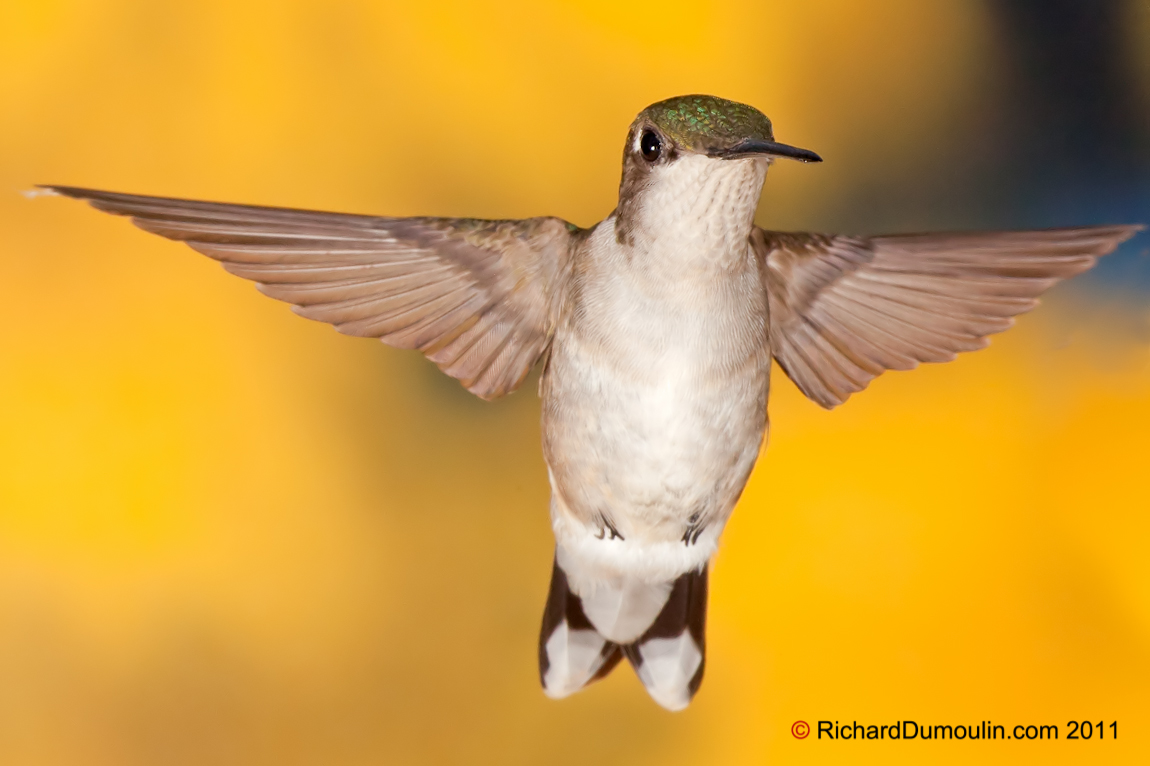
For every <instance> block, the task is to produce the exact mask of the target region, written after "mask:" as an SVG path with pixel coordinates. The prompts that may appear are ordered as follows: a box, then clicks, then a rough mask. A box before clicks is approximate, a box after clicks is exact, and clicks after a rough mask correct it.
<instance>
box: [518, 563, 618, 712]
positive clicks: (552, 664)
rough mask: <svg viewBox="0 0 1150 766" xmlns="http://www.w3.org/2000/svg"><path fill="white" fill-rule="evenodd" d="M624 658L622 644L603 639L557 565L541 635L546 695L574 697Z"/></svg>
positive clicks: (542, 673)
mask: <svg viewBox="0 0 1150 766" xmlns="http://www.w3.org/2000/svg"><path fill="white" fill-rule="evenodd" d="M622 659H623V653H622V651H621V650H620V647H619V645H618V644H616V643H613V642H611V641H608V640H607V639H605V638H603V636H601V635H600V634H599V631H597V630H595V627H594V626H593V625H592V624H591V621H590V620H589V619H587V615H586V613H584V611H583V603H582V601H581V600H580V599H579V597H578V596H576V595H575V594H574V593H572V592H571V589H570V588H569V587H568V585H567V575H566V574H565V573H564V572H563V569H562V568H560V566H559V563H558V562H556V563H555V564H554V566H553V567H552V569H551V590H550V592H549V593H548V594H547V608H546V609H545V610H544V612H543V628H542V630H541V631H540V633H539V678H540V680H541V681H542V682H543V692H544V693H545V694H546V695H547V696H548V697H552V698H554V699H560V698H562V697H566V696H569V695H571V694H574V693H575V692H577V691H579V690H580V689H582V688H583V687H584V686H586V685H587V684H589V683H591V682H593V681H597V680H599V679H600V678H603V677H604V676H606V675H607V674H608V673H610V672H611V671H612V670H613V669H614V667H615V666H616V665H618V664H619V661H620V660H622Z"/></svg>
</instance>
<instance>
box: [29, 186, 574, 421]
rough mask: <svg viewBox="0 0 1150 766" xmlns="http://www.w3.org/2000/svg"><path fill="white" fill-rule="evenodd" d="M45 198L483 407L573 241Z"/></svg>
mask: <svg viewBox="0 0 1150 766" xmlns="http://www.w3.org/2000/svg"><path fill="white" fill-rule="evenodd" d="M45 188H47V189H51V190H52V191H54V192H57V193H59V194H63V195H66V196H69V197H75V198H77V199H82V200H87V201H88V202H89V203H91V205H92V206H93V207H95V208H97V209H99V210H103V211H105V212H108V213H114V214H116V215H125V216H129V217H131V219H132V222H133V223H135V224H136V225H137V226H139V227H140V228H142V229H145V230H146V231H150V232H153V233H155V234H159V235H161V236H164V237H167V238H168V239H174V240H178V241H182V242H185V243H187V244H188V245H190V246H191V247H192V248H194V249H195V250H198V251H199V252H201V253H203V254H204V255H207V256H209V257H211V258H214V259H216V260H218V261H220V262H221V263H222V264H223V266H224V268H225V269H227V270H228V271H230V272H231V273H233V274H236V275H238V276H241V277H244V278H246V279H250V280H252V281H254V282H257V283H258V287H259V289H260V291H261V292H263V293H264V294H266V295H270V296H271V297H273V298H278V299H279V300H282V301H287V302H288V303H292V304H294V306H293V308H294V310H295V311H296V312H297V313H299V314H301V315H303V316H305V317H308V318H309V319H316V320H320V321H323V322H329V323H331V324H333V325H335V327H336V329H338V330H339V331H340V332H343V333H347V334H348V335H359V336H366V337H373V338H379V339H381V340H382V341H383V342H384V343H387V344H388V345H391V346H397V347H399V348H409V349H419V350H420V351H422V352H423V353H424V354H426V355H427V357H428V358H429V359H431V360H432V361H433V362H435V363H436V364H437V365H439V367H440V369H442V370H443V371H444V372H446V373H447V374H448V375H451V376H452V377H455V378H458V379H459V380H460V381H462V383H463V385H464V386H465V387H467V389H468V390H470V391H471V392H472V393H475V394H476V395H478V396H480V397H482V398H484V399H494V398H496V397H499V396H502V395H503V394H506V393H509V392H511V391H513V390H514V389H515V388H516V387H518V386H519V384H520V383H521V382H522V381H523V379H524V378H525V377H526V376H527V373H528V372H529V371H530V369H531V367H532V366H533V365H534V364H535V362H536V360H537V359H539V357H540V356H541V355H542V353H543V352H544V350H545V349H546V348H547V345H548V343H549V342H550V340H551V334H552V331H553V329H554V312H555V310H556V303H557V297H558V296H559V295H560V294H561V292H562V290H561V286H562V282H563V280H564V279H565V276H566V274H567V268H568V263H569V258H568V254H569V252H570V249H571V248H570V245H571V239H572V233H573V232H574V231H577V230H578V229H577V228H576V227H574V226H571V225H570V224H567V223H566V222H565V221H562V220H561V219H558V218H529V219H526V220H518V221H516V220H511V221H484V220H476V219H469V218H384V217H376V216H366V215H348V214H343V213H321V212H312V211H305V210H293V209H287V208H271V207H258V206H253V205H230V204H223V203H217V202H195V201H191V200H182V199H169V198H165V197H146V196H140V195H134V194H118V193H115V192H105V191H95V190H92V189H79V188H75V187H70V186H47V187H45Z"/></svg>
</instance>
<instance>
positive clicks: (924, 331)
mask: <svg viewBox="0 0 1150 766" xmlns="http://www.w3.org/2000/svg"><path fill="white" fill-rule="evenodd" d="M1142 228H1143V227H1141V226H1088V227H1081V228H1073V229H1046V230H1041V231H1012V232H971V233H959V234H902V235H896V236H888V237H872V238H859V237H838V236H823V235H819V234H792V233H784V232H774V231H764V230H763V229H759V228H756V229H755V230H754V231H753V233H752V235H751V244H752V246H753V247H754V249H755V251H756V253H757V255H758V257H759V258H761V259H762V260H763V261H764V262H765V265H766V269H765V271H766V282H767V284H766V288H767V294H768V299H769V304H770V314H771V317H770V321H771V351H772V353H773V354H774V357H775V359H776V360H778V362H779V364H780V366H782V368H783V369H784V370H785V371H786V373H787V375H788V376H789V377H790V379H791V380H792V381H794V383H795V384H796V385H797V386H798V387H799V389H801V390H802V392H803V393H804V394H806V395H807V397H809V398H810V399H811V400H813V401H815V402H817V403H818V404H820V405H822V406H823V407H826V408H827V409H830V408H832V407H835V406H837V405H839V404H842V403H843V402H845V401H846V400H847V397H849V396H850V395H851V394H853V393H855V392H856V391H861V390H862V389H864V388H866V386H867V384H868V383H870V381H871V380H873V379H874V378H875V377H876V376H878V375H879V374H881V373H882V372H883V371H884V370H909V369H911V368H912V367H915V366H917V365H918V363H919V362H945V361H949V360H951V359H954V357H955V355H956V354H957V353H958V352H960V351H971V350H974V349H978V348H982V347H983V346H985V345H986V344H987V343H988V342H989V341H988V340H987V337H986V336H988V335H991V334H993V333H996V332H1001V331H1002V330H1005V329H1006V328H1007V327H1009V326H1010V325H1011V324H1013V321H1014V320H1013V319H1012V317H1014V316H1015V315H1016V314H1021V313H1022V312H1024V311H1028V310H1030V309H1031V308H1033V307H1034V305H1035V304H1036V303H1037V302H1038V301H1037V297H1038V295H1039V294H1040V293H1042V292H1043V291H1044V290H1046V289H1047V288H1048V287H1050V286H1051V285H1053V284H1054V283H1055V282H1057V281H1059V280H1060V279H1065V278H1066V277H1070V276H1073V275H1075V274H1078V273H1081V272H1083V271H1086V270H1087V269H1089V268H1090V267H1091V266H1093V265H1094V262H1095V260H1096V259H1097V258H1098V257H1100V256H1103V255H1106V254H1107V253H1109V252H1111V251H1113V250H1114V248H1116V247H1117V246H1118V245H1119V244H1121V243H1122V242H1124V241H1125V240H1127V239H1129V238H1130V237H1132V236H1134V234H1135V233H1136V232H1138V231H1139V230H1141V229H1142Z"/></svg>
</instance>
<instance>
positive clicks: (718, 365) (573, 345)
mask: <svg viewBox="0 0 1150 766" xmlns="http://www.w3.org/2000/svg"><path fill="white" fill-rule="evenodd" d="M680 337H681V336H680ZM566 340H567V342H560V343H558V344H557V345H556V347H555V348H554V350H553V357H552V359H551V362H550V365H549V369H548V375H547V380H546V381H545V386H544V391H545V394H544V398H545V401H544V449H545V455H546V457H547V461H548V466H549V468H550V470H551V478H552V484H553V489H554V491H555V493H556V495H557V496H558V497H557V500H558V502H560V503H561V504H562V510H563V511H564V512H566V513H568V514H570V515H571V516H572V517H573V519H574V520H577V521H579V522H581V523H583V524H585V525H589V526H590V527H591V528H592V529H594V527H595V526H596V525H600V526H601V527H602V529H603V530H604V533H605V534H618V535H620V536H621V537H622V538H624V539H634V540H635V541H636V542H638V541H649V542H666V541H680V540H684V539H685V540H686V541H687V542H690V535H691V534H692V532H691V530H693V529H696V528H698V529H701V528H703V527H706V526H708V525H710V526H711V527H712V531H713V532H714V533H715V534H716V535H717V532H718V529H721V527H722V525H723V523H724V522H725V521H726V518H727V516H728V515H729V513H730V510H731V508H732V507H733V506H734V504H735V501H736V500H737V499H738V496H739V493H740V492H741V491H742V488H743V485H744V484H745V483H746V479H747V477H748V476H749V474H750V471H751V468H752V467H753V466H754V462H755V458H756V457H757V455H758V451H759V445H760V442H761V439H762V434H763V431H764V429H765V427H766V396H767V374H768V373H769V369H768V366H769V356H767V355H766V354H767V352H766V349H765V348H764V347H762V346H760V347H758V348H747V349H745V350H741V351H740V350H736V352H737V353H734V354H732V349H731V348H729V347H727V348H719V349H711V348H708V347H707V344H705V343H702V344H696V343H690V342H684V343H681V344H678V345H674V344H672V345H670V346H668V345H666V344H665V345H664V346H663V347H662V348H655V349H652V348H651V347H649V346H646V345H644V344H642V343H636V344H635V347H633V348H627V349H617V351H618V353H616V354H607V355H604V354H602V353H596V351H598V350H599V349H596V348H593V347H591V346H590V345H589V344H586V343H582V342H580V341H579V340H577V339H566ZM687 340H689V338H688V339H687ZM732 360H735V362H734V363H732Z"/></svg>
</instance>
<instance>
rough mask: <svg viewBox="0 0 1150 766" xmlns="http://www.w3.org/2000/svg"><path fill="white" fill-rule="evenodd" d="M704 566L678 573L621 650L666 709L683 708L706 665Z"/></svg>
mask: <svg viewBox="0 0 1150 766" xmlns="http://www.w3.org/2000/svg"><path fill="white" fill-rule="evenodd" d="M706 625H707V568H706V567H705V566H704V567H703V568H702V569H696V570H692V571H690V572H687V573H685V574H683V575H681V576H680V577H679V579H678V580H676V581H675V585H674V587H673V588H672V589H671V595H670V597H669V598H668V599H667V604H666V606H664V607H663V611H662V612H660V613H659V616H658V617H657V618H656V619H655V622H654V623H652V624H651V627H650V628H648V629H647V632H646V633H644V634H643V635H642V636H641V637H640V638H639V640H638V641H635V642H634V643H632V644H628V645H626V646H624V647H623V654H624V656H626V657H627V660H628V661H629V662H630V663H631V666H632V667H633V668H635V674H636V675H638V676H639V680H640V681H642V682H643V685H644V686H645V687H647V693H648V694H650V695H651V697H652V698H653V699H654V700H655V701H656V702H658V703H659V704H660V705H662V706H663V707H665V708H667V709H668V710H682V709H683V708H685V707H687V705H689V704H690V702H691V698H692V697H694V696H695V692H697V691H698V690H699V685H700V684H702V683H703V668H704V665H705V664H706V662H705V661H706V651H707V645H706Z"/></svg>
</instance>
